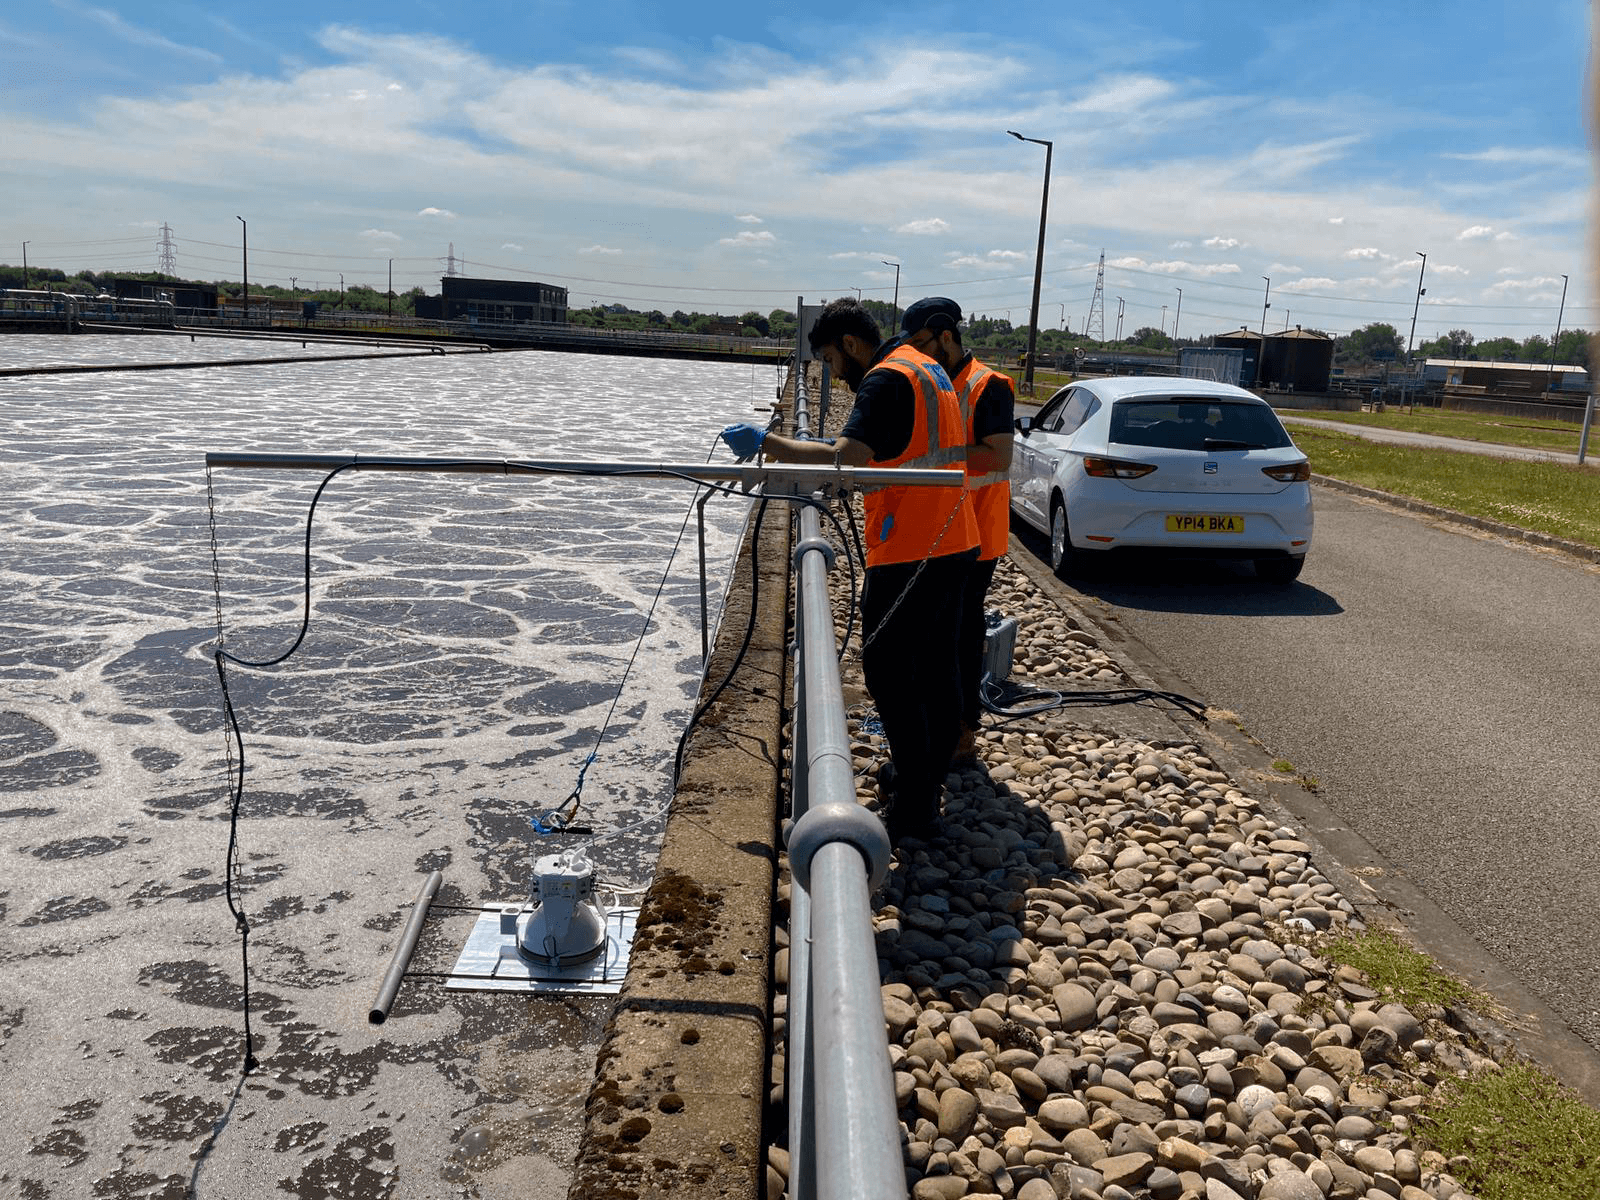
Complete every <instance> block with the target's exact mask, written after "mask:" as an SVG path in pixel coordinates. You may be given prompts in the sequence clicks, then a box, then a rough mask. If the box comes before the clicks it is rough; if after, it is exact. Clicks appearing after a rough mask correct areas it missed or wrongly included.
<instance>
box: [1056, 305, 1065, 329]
mask: <svg viewBox="0 0 1600 1200" xmlns="http://www.w3.org/2000/svg"><path fill="white" fill-rule="evenodd" d="M1056 307H1058V308H1059V309H1061V329H1062V332H1065V331H1066V328H1067V306H1066V305H1065V304H1062V303H1061V301H1059V300H1057V301H1056Z"/></svg>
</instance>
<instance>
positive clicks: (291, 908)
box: [0, 337, 776, 1200]
mask: <svg viewBox="0 0 1600 1200" xmlns="http://www.w3.org/2000/svg"><path fill="white" fill-rule="evenodd" d="M248 349H249V345H248V344H242V345H241V344H233V343H216V342H211V343H204V342H202V343H196V344H193V345H191V344H189V343H187V342H173V341H165V340H164V341H156V340H153V339H152V340H147V339H135V338H127V339H117V338H109V339H93V338H82V337H80V338H20V337H13V338H9V339H5V340H3V341H0V361H3V362H4V364H5V365H24V364H27V363H38V362H65V361H76V362H84V361H140V360H150V359H161V358H169V357H179V356H181V357H185V358H222V357H236V356H239V355H241V354H242V353H245V352H247V351H248ZM262 352H263V353H272V354H278V353H282V352H283V348H281V347H268V348H267V349H266V350H263V351H262ZM775 383H776V379H775V377H774V375H773V373H772V372H771V371H770V370H767V369H765V368H762V369H752V368H751V367H748V366H721V365H710V364H682V363H662V362H656V361H646V360H636V359H611V358H600V357H588V356H580V355H570V356H563V355H551V354H543V353H523V354H498V355H470V356H465V355H463V356H449V357H433V358H425V359H401V360H390V361H374V362H328V363H315V364H306V365H294V366H263V367H254V368H228V369H218V370H206V371H181V372H134V373H128V374H110V375H89V376H59V377H23V378H12V379H6V380H3V381H0V469H3V472H4V482H5V486H4V487H3V488H0V966H3V971H0V1080H3V1081H4V1092H5V1094H6V1096H7V1098H8V1101H9V1102H8V1103H7V1104H6V1105H5V1106H4V1107H3V1108H0V1194H3V1195H8V1196H9V1195H17V1196H21V1197H26V1198H30V1200H33V1198H38V1197H47V1196H49V1197H68V1196H71V1197H77V1196H90V1197H132V1196H161V1197H166V1196H172V1197H177V1196H184V1195H189V1194H191V1191H192V1192H193V1194H197V1195H202V1196H206V1195H212V1196H224V1197H237V1196H245V1195H280V1194H281V1195H287V1196H296V1197H320V1196H344V1197H364V1196H383V1197H389V1196H393V1197H411V1196H416V1197H423V1196H428V1197H431V1196H439V1195H461V1194H467V1195H481V1196H485V1197H495V1196H511V1195H516V1196H546V1195H548V1196H560V1195H564V1192H565V1163H566V1161H567V1158H568V1156H569V1155H570V1153H571V1150H572V1147H573V1144H574V1135H575V1129H576V1116H577V1111H578V1105H579V1102H580V1101H581V1099H582V1096H583V1093H584V1091H585V1090H586V1087H587V1084H588V1080H589V1075H590V1072H591V1069H592V1065H593V1057H594V1047H595V1043H596V1038H597V1036H598V1031H599V1028H600V1026H601V1024H602V1023H603V1020H604V1016H605V1010H604V1005H603V1004H602V1003H600V1002H597V1001H592V1000H589V1001H583V1002H577V1001H564V1000H551V999H532V998H523V997H510V996H506V995H503V994H459V993H446V992H444V991H443V990H442V989H441V988H440V987H439V985H438V983H437V981H435V980H431V979H427V978H416V979H412V980H408V981H407V983H406V985H405V987H404V989H403V990H402V992H401V997H400V1001H399V1003H398V1004H397V1005H396V1007H395V1010H394V1014H393V1016H392V1017H391V1019H390V1021H389V1022H388V1023H387V1024H385V1025H383V1026H382V1027H379V1028H374V1027H371V1026H369V1025H368V1023H367V1021H366V1012H367V1008H368V1007H369V1006H370V1004H371V1002H372V999H373V996H374V994H375V992H376V989H377V985H378V983H379V981H380V980H381V977H382V974H383V971H384V969H385V968H386V966H387V964H388V959H389V956H390V954H391V953H392V951H393V939H394V937H395V935H396V933H397V931H398V928H399V927H400V925H401V924H402V922H403V917H404V913H403V911H402V909H403V908H404V906H406V905H407V904H408V903H409V901H410V900H411V898H412V897H413V896H414V895H415V893H416V890H417V887H418V886H419V884H420V882H421V880H422V878H423V876H424V875H425V874H426V872H427V871H429V870H432V869H434V868H440V869H442V870H443V871H444V876H445V887H444V889H443V891H442V892H441V894H440V898H439V899H440V902H441V903H443V904H447V905H448V904H456V905H470V904H477V903H481V902H484V901H486V900H491V899H515V898H518V897H520V896H521V895H522V894H523V893H524V892H525V888H526V877H527V871H528V867H529V865H530V863H531V860H532V858H533V857H534V856H535V855H536V854H540V853H548V852H550V850H551V849H552V847H551V845H550V844H549V842H548V841H545V842H541V841H540V840H539V839H538V838H537V837H536V836H535V835H534V834H533V833H532V832H531V831H530V829H529V827H528V822H527V818H528V816H529V815H530V814H531V813H534V812H537V811H540V810H543V809H547V808H549V807H551V806H553V805H555V804H557V803H558V802H560V801H561V800H562V798H564V797H565V796H566V795H567V794H568V793H569V792H570V791H571V790H572V788H573V787H574V785H575V784H576V782H577V778H578V771H579V769H580V767H581V765H582V763H583V761H584V758H585V756H586V755H587V754H588V753H589V751H590V749H591V748H592V746H593V745H594V742H595V737H596V734H597V732H598V730H599V728H600V726H601V723H602V721H603V720H604V719H605V717H606V714H607V711H608V709H609V708H610V706H611V703H612V698H613V696H614V695H615V694H616V689H617V684H618V682H619V681H620V680H621V678H622V673H623V668H624V665H625V664H626V662H627V660H628V657H629V655H630V654H631V653H632V652H633V650H634V646H635V642H636V639H637V638H638V637H639V634H640V630H641V626H642V623H643V618H644V614H645V612H646V611H647V609H648V608H649V605H650V602H651V599H652V597H653V596H654V594H655V592H656V588H657V585H658V583H659V582H660V579H661V575H662V572H663V569H664V568H665V565H666V561H667V556H668V553H669V551H670V549H671V547H672V545H673V542H674V539H676V538H677V536H678V531H679V527H680V523H681V521H682V518H683V515H684V512H685V509H686V506H687V504H688V502H689V500H690V497H691V489H690V488H689V487H688V486H687V485H683V484H673V483H660V482H649V481H590V480H582V481H580V480H551V479H544V478H539V479H534V478H527V477H521V478H516V477H513V478H506V477H499V476H492V477H491V476H446V475H439V476H432V475H430V476H419V475H397V474H388V473H382V474H379V473H367V474H353V473H352V474H346V475H343V476H341V477H339V478H338V479H336V480H335V481H334V482H333V483H332V484H331V485H330V486H329V488H328V490H327V492H326V493H325V495H324V497H323V500H322V502H321V504H320V505H319V508H318V513H317V519H316V523H315V527H314V538H313V553H312V559H313V577H314V582H313V612H312V620H311V627H310V632H309V634H308V636H307V638H306V640H305V643H304V644H303V646H302V647H301V648H300V650H299V651H298V652H297V653H296V654H295V655H294V656H293V657H292V658H290V659H289V660H288V661H287V662H286V663H285V664H284V665H283V666H282V667H279V668H275V669H272V670H263V671H245V670H240V669H235V670H233V671H232V672H231V673H230V677H229V678H230V686H231V692H232V695H233V698H234V702H235V705H236V706H237V708H238V710H239V714H240V718H241V721H242V724H243V727H244V736H245V740H246V761H247V765H248V769H247V776H246V778H247V790H246V795H245V800H244V804H243V808H242V819H241V823H240V839H241V859H242V863H243V867H244V878H245V890H244V902H245V905H246V908H247V910H248V912H249V914H250V917H251V921H252V925H253V932H252V935H251V939H250V951H251V964H250V965H251V977H252V982H253V987H254V989H255V991H254V996H253V1004H254V1006H255V1008H254V1012H253V1021H254V1028H255V1032H256V1035H257V1043H258V1048H257V1053H258V1054H259V1055H260V1057H261V1059H262V1069H261V1070H260V1072H259V1073H257V1074H255V1075H252V1076H251V1077H250V1078H249V1079H248V1080H245V1081H244V1082H243V1084H242V1085H241V1084H240V1074H239V1067H240V1056H241V1025H240V1012H239V998H240V986H239V984H240V965H239V952H238V941H237V938H236V936H235V933H234V929H233V924H232V921H231V918H230V917H229V914H228V911H227V908H226V905H225V903H224V900H223V888H224V872H223V859H224V852H225V848H226V841H227V837H228V821H227V815H228V806H227V781H226V777H225V766H224V741H223V736H222V733H221V724H220V708H219V695H218V688H217V683H216V677H215V673H214V671H213V669H212V666H211V662H210V659H209V658H208V657H207V654H206V651H207V648H208V647H209V645H210V644H211V643H212V642H213V641H214V639H215V637H216V596H217V591H218V585H220V595H221V602H222V608H223V616H224V623H225V628H226V631H227V645H228V647H229V648H230V650H232V651H233V652H234V653H235V654H238V655H241V656H243V657H247V658H265V657H271V656H274V655H276V654H278V653H280V652H281V651H282V650H283V649H285V648H287V646H288V645H289V644H290V643H291V642H292V641H293V640H294V637H295V635H296V632H297V630H298V625H299V620H300V611H301V608H300V606H301V594H302V588H303V576H302V563H303V558H302V555H303V538H304V529H305V526H304V518H305V512H306V507H307V504H308V502H309V500H310V498H311V495H312V492H313V491H314V490H315V487H316V484H317V483H318V482H319V480H320V476H317V475H313V474H309V473H290V472H272V473H266V472H246V471H238V470H233V471H218V472H216V473H215V475H214V477H213V479H212V481H211V484H212V489H211V491H212V499H213V501H214V507H212V508H211V509H210V510H209V511H212V512H214V515H215V525H216V536H217V543H218V552H217V566H218V571H217V572H216V574H215V575H214V574H213V569H212V559H211V552H210V534H209V524H208V488H207V475H206V472H205V469H204V466H203V456H204V454H205V452H206V451H207V450H244V449H252V450H294V451H308V452H316V453H342V452H352V451H353V452H357V453H362V454H384V453H394V454H408V455H409V454H439V455H451V456H486V457H490V456H492V457H507V456H511V457H523V458H527V457H540V458H607V459H610V458H629V459H640V460H650V461H679V462H685V461H695V462H698V461H701V460H703V459H704V458H705V457H706V455H707V453H708V452H709V451H710V449H711V444H712V437H713V435H714V432H715V430H716V429H718V428H720V427H721V426H722V425H723V424H725V423H726V422H727V421H729V420H738V419H745V418H746V417H748V416H749V415H750V414H751V413H752V411H753V408H754V406H756V405H765V404H766V403H767V402H768V401H769V400H770V398H771V396H772V394H773V387H774V385H775ZM710 512H711V515H712V520H713V524H714V528H713V529H712V530H711V539H712V544H711V547H710V557H711V561H712V562H713V564H715V566H714V570H713V576H714V577H713V580H712V583H711V594H712V598H713V602H715V601H716V599H717V598H718V597H720V595H721V592H722V590H723V587H724V586H725V576H726V570H727V561H728V558H729V555H730V552H731V547H732V544H733V537H734V534H735V533H736V531H737V528H738V526H739V524H740V522H741V521H742V519H743V511H742V508H741V507H740V505H739V504H738V503H737V502H734V501H726V502H720V501H718V502H713V503H712V505H711V508H710ZM695 557H696V556H695V545H694V530H693V525H692V524H691V525H690V528H689V531H688V533H687V535H686V537H685V541H684V544H683V546H682V548H681V550H680V552H679V556H678V559H677V561H676V564H675V568H674V570H673V573H672V575H671V577H670V579H669V581H668V584H667V587H666V590H665V593H664V595H663V597H662V601H661V604H660V606H659V607H658V608H657V611H656V616H655V620H654V622H653V624H652V626H651V630H650V632H649V634H648V635H647V636H646V639H645V642H644V645H643V648H642V651H641V653H640V654H639V657H638V662H637V664H636V665H635V667H634V669H633V673H632V675H631V676H630V677H629V679H628V682H627V686H626V689H625V691H624V693H623V695H622V698H621V701H620V703H619V704H618V705H617V708H616V713H615V716H614V717H613V718H612V723H611V726H610V731H609V733H608V735H607V739H606V742H605V744H604V745H603V746H602V747H601V749H600V752H599V754H598V757H597V760H596V762H595V763H594V765H593V766H592V767H591V768H590V769H589V771H588V774H587V777H586V780H585V784H584V788H583V801H584V806H585V811H584V816H585V817H586V818H587V819H588V820H589V821H590V823H591V824H592V825H593V826H594V827H595V828H596V830H597V831H599V832H602V833H604V832H607V831H614V830H617V829H620V828H623V827H626V826H630V825H636V826H637V827H636V828H633V829H631V830H629V831H628V832H625V833H623V834H621V835H620V836H613V837H610V838H609V839H606V840H602V841H600V842H598V843H597V844H596V845H595V846H594V849H593V851H592V854H593V856H594V858H595V860H596V862H597V864H598V865H599V867H600V873H601V876H602V878H604V879H607V880H612V881H616V882H618V883H621V884H640V883H643V882H646V881H647V880H648V878H649V870H650V865H651V858H652V856H653V850H654V844H655V839H656V838H657V836H658V835H659V830H660V822H659V820H656V819H653V817H654V814H656V813H657V812H658V810H659V808H660V806H661V805H662V804H663V802H664V800H665V797H666V792H665V773H666V765H667V763H668V761H669V760H670V756H671V753H672V748H673V745H674V743H675V740H676V738H677V735H678V733H679V731H680V730H681V727H682V723H683V721H684V720H685V719H686V717H687V715H688V712H689V707H690V704H691V700H692V697H693V694H694V691H695V688H696V685H697V682H698V675H699V670H700V661H699V655H700V632H699V612H698V609H699V584H698V577H697V573H696V563H695ZM640 822H643V823H642V824H639V823H640ZM471 921H472V914H469V913H456V912H451V911H449V910H448V909H445V910H442V911H441V912H440V913H439V915H438V916H437V917H436V918H434V919H432V920H431V921H430V923H429V926H428V928H427V929H426V931H425V933H424V936H423V940H422V944H421V947H420V949H419V954H418V958H417V964H418V966H419V967H421V968H422V969H432V970H443V969H446V968H447V967H448V966H449V965H450V963H451V962H452V961H453V959H454V955H455V952H456V950H457V949H458V947H459V944H460V942H461V940H462V939H463V938H464V937H465V934H466V931H467V929H468V928H469V927H470V924H471Z"/></svg>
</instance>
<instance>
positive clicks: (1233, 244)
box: [1201, 237, 1244, 250]
mask: <svg viewBox="0 0 1600 1200" xmlns="http://www.w3.org/2000/svg"><path fill="white" fill-rule="evenodd" d="M1201 245H1203V246H1205V247H1206V249H1208V250H1237V249H1238V248H1239V247H1240V246H1242V245H1244V243H1243V242H1241V241H1240V240H1239V239H1238V238H1230V237H1208V238H1207V239H1206V240H1205V241H1204V242H1202V243H1201Z"/></svg>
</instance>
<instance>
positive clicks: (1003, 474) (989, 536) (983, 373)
mask: <svg viewBox="0 0 1600 1200" xmlns="http://www.w3.org/2000/svg"><path fill="white" fill-rule="evenodd" d="M999 374H1000V373H999V372H998V371H996V370H994V369H992V368H990V367H986V366H984V365H983V364H982V363H981V362H979V361H978V360H977V359H975V358H973V357H971V356H970V355H969V356H968V357H967V361H966V363H965V364H964V365H963V366H962V368H961V370H959V371H957V372H956V377H955V379H954V380H952V381H951V382H953V383H954V384H955V389H956V399H957V400H958V401H960V403H961V419H962V421H963V422H964V424H965V428H966V431H967V445H968V446H969V447H971V446H976V445H977V444H978V397H980V396H982V395H983V389H984V388H986V387H988V386H989V380H990V379H992V378H994V377H995V376H997V375H999ZM1002 378H1003V376H1002ZM1010 480H1011V473H1010V472H1009V471H988V472H985V473H984V474H981V475H980V474H977V473H975V472H974V471H973V470H972V469H971V468H970V467H969V468H968V469H967V487H968V488H970V489H971V491H972V501H973V513H974V515H975V516H976V517H977V520H978V541H979V550H978V559H979V561H980V562H987V561H988V560H989V559H991V558H999V557H1000V556H1001V555H1002V554H1004V553H1005V552H1006V545H1007V543H1008V540H1009V539H1010V536H1011V482H1010Z"/></svg>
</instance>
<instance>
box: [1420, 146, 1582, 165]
mask: <svg viewBox="0 0 1600 1200" xmlns="http://www.w3.org/2000/svg"><path fill="white" fill-rule="evenodd" d="M1441 157H1444V158H1455V159H1460V160H1461V161H1463V162H1481V163H1495V164H1499V165H1504V166H1514V167H1559V168H1578V167H1581V168H1584V169H1587V168H1588V166H1589V158H1588V155H1586V154H1580V153H1578V152H1576V151H1573V150H1567V149H1564V148H1563V147H1560V146H1492V147H1490V148H1489V149H1488V150H1479V151H1476V152H1475V153H1472V154H1445V155H1442V156H1441Z"/></svg>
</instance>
